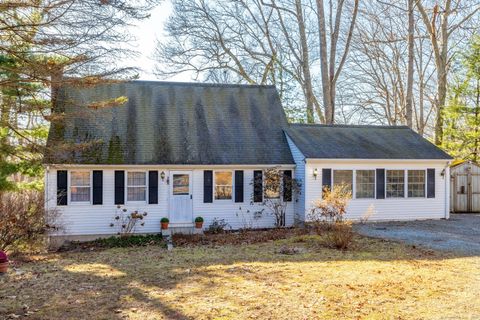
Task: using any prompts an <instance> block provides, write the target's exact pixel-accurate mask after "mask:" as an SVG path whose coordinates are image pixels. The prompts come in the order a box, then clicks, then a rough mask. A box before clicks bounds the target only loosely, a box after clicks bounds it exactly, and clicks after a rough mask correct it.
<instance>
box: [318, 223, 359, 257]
mask: <svg viewBox="0 0 480 320" xmlns="http://www.w3.org/2000/svg"><path fill="white" fill-rule="evenodd" d="M353 236H354V234H353V229H352V223H351V222H350V221H339V222H335V223H334V224H332V225H331V226H330V230H329V232H326V233H325V243H326V244H327V246H330V247H333V248H337V249H341V250H345V249H348V247H349V246H350V244H351V243H352V240H353Z"/></svg>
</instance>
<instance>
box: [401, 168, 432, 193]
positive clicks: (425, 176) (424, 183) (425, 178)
mask: <svg viewBox="0 0 480 320" xmlns="http://www.w3.org/2000/svg"><path fill="white" fill-rule="evenodd" d="M409 171H423V197H410V196H408V184H409V183H410V181H409V178H408V172H409ZM405 176H406V178H407V184H406V186H407V193H406V196H407V198H409V199H422V198H424V199H426V198H427V169H406V175H405Z"/></svg>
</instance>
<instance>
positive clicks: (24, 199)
mask: <svg viewBox="0 0 480 320" xmlns="http://www.w3.org/2000/svg"><path fill="white" fill-rule="evenodd" d="M44 203H45V202H44V194H43V192H41V191H37V190H22V191H18V192H5V193H1V194H0V222H1V223H0V250H9V251H12V250H17V249H18V248H19V246H31V245H33V244H34V243H36V242H38V241H40V240H43V238H44V236H45V235H46V233H47V232H48V231H52V230H57V229H58V228H59V226H58V225H56V217H57V213H56V211H49V212H45V209H44Z"/></svg>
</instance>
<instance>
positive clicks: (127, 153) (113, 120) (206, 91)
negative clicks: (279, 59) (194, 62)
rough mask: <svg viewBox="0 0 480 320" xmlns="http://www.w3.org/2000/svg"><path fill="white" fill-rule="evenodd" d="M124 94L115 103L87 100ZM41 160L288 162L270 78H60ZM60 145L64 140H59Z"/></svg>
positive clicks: (282, 121)
mask: <svg viewBox="0 0 480 320" xmlns="http://www.w3.org/2000/svg"><path fill="white" fill-rule="evenodd" d="M121 96H125V97H127V98H128V101H127V102H126V103H125V104H123V105H120V106H113V107H112V106H110V107H101V108H98V109H92V108H89V107H88V106H89V105H91V104H92V103H95V102H101V101H109V100H110V99H114V98H118V97H121ZM57 101H58V102H57V106H56V110H58V111H63V112H64V114H65V115H64V116H63V117H62V118H61V119H60V120H58V121H56V122H54V123H53V124H52V126H51V129H50V134H49V138H48V142H47V146H48V148H47V149H48V151H47V154H46V157H45V159H46V160H45V162H47V163H89V164H91V163H93V164H293V163H294V162H293V159H292V156H291V153H290V150H289V148H288V144H287V141H286V138H285V136H284V133H283V129H284V128H286V127H287V126H288V124H287V119H286V117H285V114H284V111H283V108H282V106H281V103H280V99H279V96H278V93H277V91H276V89H275V87H274V86H255V85H222V84H202V83H179V82H162V81H129V82H121V83H109V84H100V85H97V86H94V87H90V88H76V87H71V86H68V85H66V86H64V87H62V88H61V89H60V92H59V96H58V100H57ZM65 146H70V148H66V147H65Z"/></svg>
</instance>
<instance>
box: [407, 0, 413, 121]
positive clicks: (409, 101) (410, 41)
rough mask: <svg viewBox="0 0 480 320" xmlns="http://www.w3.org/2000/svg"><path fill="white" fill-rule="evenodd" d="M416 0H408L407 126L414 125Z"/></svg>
mask: <svg viewBox="0 0 480 320" xmlns="http://www.w3.org/2000/svg"><path fill="white" fill-rule="evenodd" d="M413 1H414V0H408V65H407V97H406V101H405V119H406V122H407V126H409V127H410V128H412V127H413V121H412V119H413V115H412V111H413V58H414V56H413V48H414V42H413V33H414V26H415V21H414V17H413V7H414V4H413Z"/></svg>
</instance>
